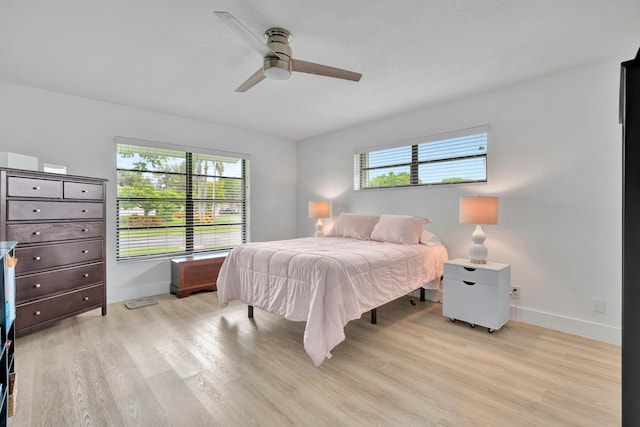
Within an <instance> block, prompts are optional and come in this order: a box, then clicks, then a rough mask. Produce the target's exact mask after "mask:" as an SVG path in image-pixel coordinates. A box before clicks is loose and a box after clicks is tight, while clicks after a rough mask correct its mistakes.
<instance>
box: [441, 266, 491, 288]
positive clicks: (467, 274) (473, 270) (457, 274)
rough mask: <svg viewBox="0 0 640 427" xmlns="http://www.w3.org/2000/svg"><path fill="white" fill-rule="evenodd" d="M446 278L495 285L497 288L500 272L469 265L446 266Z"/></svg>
mask: <svg viewBox="0 0 640 427" xmlns="http://www.w3.org/2000/svg"><path fill="white" fill-rule="evenodd" d="M444 276H445V277H449V278H452V279H458V280H462V281H465V282H474V283H485V284H492V283H493V284H495V285H496V286H497V278H498V272H497V271H493V270H487V269H482V268H478V267H472V266H468V265H453V264H446V263H445V265H444Z"/></svg>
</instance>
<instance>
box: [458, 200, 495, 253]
mask: <svg viewBox="0 0 640 427" xmlns="http://www.w3.org/2000/svg"><path fill="white" fill-rule="evenodd" d="M460 223H461V224H476V229H475V230H474V232H473V234H472V235H471V240H473V245H472V246H471V248H470V249H469V257H470V258H471V262H473V263H476V264H486V263H487V253H488V251H487V247H486V246H485V245H484V240H485V238H486V236H485V234H484V231H482V227H481V226H480V224H497V223H498V198H497V197H487V196H471V197H460Z"/></svg>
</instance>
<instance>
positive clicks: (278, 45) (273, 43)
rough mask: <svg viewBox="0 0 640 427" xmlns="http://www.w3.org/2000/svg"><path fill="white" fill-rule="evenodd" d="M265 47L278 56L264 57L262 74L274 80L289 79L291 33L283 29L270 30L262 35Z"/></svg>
mask: <svg viewBox="0 0 640 427" xmlns="http://www.w3.org/2000/svg"><path fill="white" fill-rule="evenodd" d="M264 35H265V37H266V38H267V46H269V48H270V49H271V50H273V51H274V52H275V53H277V54H278V55H279V56H277V57H274V56H266V57H265V58H264V63H263V69H262V72H263V73H264V75H265V76H267V77H269V78H270V79H274V80H286V79H288V78H289V77H291V47H290V46H289V42H290V41H291V33H290V32H289V31H287V30H285V29H284V28H270V29H268V30H267V31H265V33H264Z"/></svg>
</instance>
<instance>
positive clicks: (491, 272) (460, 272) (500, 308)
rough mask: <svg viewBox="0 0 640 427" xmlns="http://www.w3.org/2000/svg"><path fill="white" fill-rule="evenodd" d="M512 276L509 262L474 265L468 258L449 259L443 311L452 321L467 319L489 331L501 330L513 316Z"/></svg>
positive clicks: (445, 271)
mask: <svg viewBox="0 0 640 427" xmlns="http://www.w3.org/2000/svg"><path fill="white" fill-rule="evenodd" d="M510 276H511V267H510V266H509V265H508V264H499V263H496V262H487V263H486V264H474V263H472V262H471V261H469V260H468V259H454V260H452V261H448V262H446V263H445V264H444V290H443V302H442V314H443V315H444V316H447V317H450V318H451V321H452V322H455V321H456V320H463V321H465V322H468V323H469V324H470V325H471V327H475V325H480V326H484V327H486V328H488V329H489V332H493V331H496V330H498V329H500V328H501V327H502V325H504V324H505V323H507V320H509V315H510V307H509V293H510V286H511V285H510V280H511V277H510Z"/></svg>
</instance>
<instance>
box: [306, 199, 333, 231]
mask: <svg viewBox="0 0 640 427" xmlns="http://www.w3.org/2000/svg"><path fill="white" fill-rule="evenodd" d="M330 209H331V204H330V203H329V201H327V200H312V201H310V202H309V218H313V219H317V220H318V222H316V232H315V234H314V236H315V237H322V236H324V232H323V231H322V228H323V227H324V224H323V223H322V218H329V217H330V216H331V215H330V213H329V211H330Z"/></svg>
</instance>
